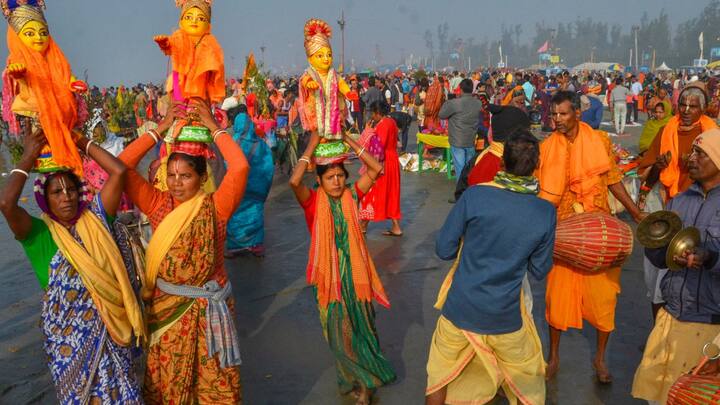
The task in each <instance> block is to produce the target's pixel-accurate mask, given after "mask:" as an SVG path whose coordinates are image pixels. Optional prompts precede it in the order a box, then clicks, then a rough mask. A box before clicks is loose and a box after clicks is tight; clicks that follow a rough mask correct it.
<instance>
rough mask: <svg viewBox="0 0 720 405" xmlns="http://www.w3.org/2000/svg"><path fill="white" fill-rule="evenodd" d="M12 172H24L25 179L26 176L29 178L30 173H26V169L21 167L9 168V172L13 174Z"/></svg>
mask: <svg viewBox="0 0 720 405" xmlns="http://www.w3.org/2000/svg"><path fill="white" fill-rule="evenodd" d="M13 173H20V174H24V175H25V178H26V179H27V178H30V175H29V174H28V172H26V171H25V170H23V169H12V170H10V174H13Z"/></svg>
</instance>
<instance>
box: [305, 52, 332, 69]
mask: <svg viewBox="0 0 720 405" xmlns="http://www.w3.org/2000/svg"><path fill="white" fill-rule="evenodd" d="M308 62H309V63H310V66H312V67H313V68H315V70H317V71H318V73H320V74H326V73H327V72H328V71H329V70H330V68H331V67H332V64H333V54H332V50H331V49H330V48H328V47H326V46H323V47H322V48H320V50H319V51H317V52H315V53H314V54H312V56H310V58H308Z"/></svg>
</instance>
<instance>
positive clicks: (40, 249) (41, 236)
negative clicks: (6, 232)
mask: <svg viewBox="0 0 720 405" xmlns="http://www.w3.org/2000/svg"><path fill="white" fill-rule="evenodd" d="M105 220H106V221H108V223H109V224H112V223H113V222H114V221H115V217H113V216H111V215H108V214H105ZM30 221H31V226H30V233H28V235H27V236H26V237H25V239H23V240H21V241H19V242H20V245H22V247H23V250H25V255H26V256H27V257H28V260H30V265H31V266H32V268H33V271H34V272H35V277H37V279H38V282H40V287H42V288H43V289H47V287H48V282H49V281H50V262H51V261H52V258H53V257H55V254H57V251H58V246H57V244H56V243H55V241H54V240H53V238H52V234H51V233H50V229H49V228H48V226H47V224H45V222H44V221H43V220H42V219H40V218H36V217H30Z"/></svg>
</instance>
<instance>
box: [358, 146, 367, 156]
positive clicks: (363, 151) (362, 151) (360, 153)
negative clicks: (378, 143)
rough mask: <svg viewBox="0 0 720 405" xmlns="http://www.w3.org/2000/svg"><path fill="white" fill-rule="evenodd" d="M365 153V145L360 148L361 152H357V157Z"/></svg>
mask: <svg viewBox="0 0 720 405" xmlns="http://www.w3.org/2000/svg"><path fill="white" fill-rule="evenodd" d="M363 153H365V148H364V147H363V148H362V149H360V152H359V153H358V154H357V157H360V156H362V154H363Z"/></svg>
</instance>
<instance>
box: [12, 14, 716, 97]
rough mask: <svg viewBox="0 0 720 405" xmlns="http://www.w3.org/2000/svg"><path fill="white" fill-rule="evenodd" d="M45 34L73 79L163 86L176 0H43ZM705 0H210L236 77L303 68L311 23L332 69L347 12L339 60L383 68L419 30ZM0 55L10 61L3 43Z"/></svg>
mask: <svg viewBox="0 0 720 405" xmlns="http://www.w3.org/2000/svg"><path fill="white" fill-rule="evenodd" d="M46 4H47V10H46V17H47V19H48V23H49V25H50V32H51V34H52V35H53V38H54V39H55V41H56V42H57V43H58V44H59V45H60V47H61V48H62V49H63V51H64V52H65V54H66V56H67V58H68V60H69V61H70V64H71V66H72V67H73V71H74V73H75V74H76V75H77V76H78V77H80V78H82V77H84V76H85V73H87V76H88V78H89V81H90V83H92V84H98V85H101V86H109V85H116V84H125V85H132V84H135V83H138V82H148V81H154V82H158V81H161V80H162V78H163V77H165V75H166V74H167V71H168V59H167V57H165V56H164V55H163V54H162V53H161V52H160V50H159V49H158V48H157V46H156V45H155V43H154V42H153V41H152V38H153V36H154V35H158V34H168V35H169V34H170V33H172V31H173V30H175V29H176V27H177V21H178V18H179V11H178V9H177V8H176V7H175V2H174V0H95V1H90V0H46ZM706 4H707V0H685V1H677V0H674V1H670V0H551V1H550V0H545V1H542V0H362V1H359V0H302V1H300V0H263V1H248V0H215V2H214V6H213V17H212V20H213V21H212V22H213V33H214V34H215V36H216V37H217V38H218V40H219V41H220V44H221V45H222V47H223V49H224V51H225V65H226V74H227V75H228V76H237V75H240V74H241V73H242V70H243V68H244V65H245V56H246V55H247V54H248V52H250V51H254V52H255V54H256V57H257V58H258V60H261V59H263V55H262V52H261V50H260V48H261V46H264V47H265V52H264V62H265V65H266V66H268V67H271V68H273V69H277V70H280V71H283V70H290V71H298V70H301V69H304V68H305V66H306V64H307V62H306V61H305V51H304V48H303V38H302V32H303V25H304V23H305V21H306V20H307V19H309V18H322V19H325V20H326V21H328V23H330V24H331V26H332V27H333V31H334V36H333V39H332V42H333V50H334V54H335V58H336V64H337V63H339V60H340V29H339V27H338V25H337V22H336V21H337V19H338V18H339V17H340V12H341V10H344V12H345V20H346V22H347V23H346V29H345V52H346V56H345V63H346V66H347V67H348V68H349V67H350V66H351V64H352V62H353V60H354V61H355V63H356V65H357V66H362V65H365V64H369V63H370V62H371V61H372V60H373V59H374V58H375V56H376V54H377V52H378V50H379V54H380V63H381V64H384V63H389V64H396V63H397V62H398V61H399V60H400V59H401V55H405V57H409V55H411V54H412V55H414V56H415V57H425V56H427V55H428V50H427V49H426V47H425V41H424V39H423V34H424V32H425V30H426V29H428V28H429V29H431V30H432V31H433V32H435V30H436V27H437V25H438V24H441V23H443V22H448V23H449V24H450V35H451V36H453V35H457V36H459V37H462V38H469V37H473V38H475V39H476V40H478V41H479V40H482V39H484V38H488V39H496V38H498V37H499V34H500V27H501V25H502V24H503V23H505V24H507V25H515V24H521V25H523V27H524V36H525V39H527V38H528V37H529V36H531V35H534V32H535V23H536V22H543V21H544V22H545V23H547V24H553V25H554V24H556V23H557V22H560V21H573V20H575V19H576V18H577V17H583V18H585V17H592V18H594V19H595V20H600V21H607V22H611V23H618V24H621V25H623V26H624V27H626V30H628V31H629V30H630V26H631V25H632V24H634V23H637V22H638V21H639V20H640V17H641V16H642V14H643V12H645V11H647V12H648V14H649V15H650V17H651V18H652V17H654V16H656V15H657V14H658V13H659V12H660V10H661V9H664V10H665V11H666V12H668V14H669V15H670V18H671V23H672V24H673V27H674V26H676V25H677V24H679V23H681V22H683V21H685V20H687V19H689V18H693V17H695V16H697V15H698V14H699V13H700V11H701V10H702V8H703V7H704V6H705V5H706ZM0 43H1V44H0V57H1V58H2V59H3V60H4V59H5V58H6V57H7V46H6V44H5V41H0Z"/></svg>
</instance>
